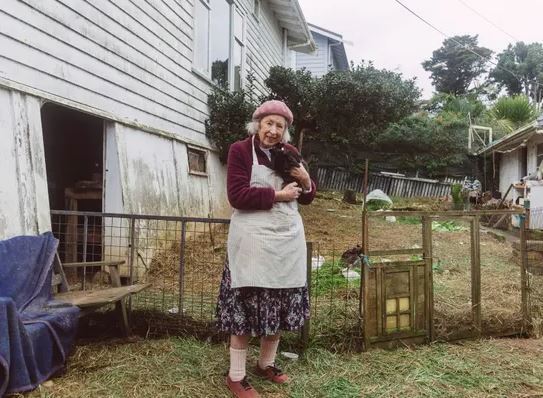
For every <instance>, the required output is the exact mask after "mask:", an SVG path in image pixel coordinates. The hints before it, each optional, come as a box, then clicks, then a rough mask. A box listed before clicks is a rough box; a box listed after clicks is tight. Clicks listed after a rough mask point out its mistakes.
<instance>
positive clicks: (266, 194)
mask: <svg viewBox="0 0 543 398" xmlns="http://www.w3.org/2000/svg"><path fill="white" fill-rule="evenodd" d="M259 142H260V141H259V139H258V136H255V151H256V156H257V158H258V163H259V164H261V165H264V166H267V167H269V168H271V162H270V160H269V159H268V157H267V156H266V154H265V153H264V152H263V151H262V150H261V149H260V146H259ZM285 145H286V147H288V148H289V149H291V150H293V151H296V152H298V150H297V149H296V148H295V147H294V146H292V145H290V144H285ZM252 166H253V154H252V148H251V137H248V138H246V139H244V140H242V141H237V142H235V143H233V144H232V145H231V146H230V150H229V151H228V165H227V178H226V188H227V191H228V201H229V202H230V204H231V205H232V207H234V208H236V209H239V210H269V209H271V208H272V207H273V203H274V199H275V190H274V189H273V188H271V187H270V188H255V187H253V188H251V187H250V182H251V169H252ZM316 191H317V186H316V184H315V182H314V181H313V180H311V192H309V193H305V194H301V195H300V197H299V198H298V203H300V204H302V205H308V204H309V203H311V202H312V201H313V199H314V198H315V194H316Z"/></svg>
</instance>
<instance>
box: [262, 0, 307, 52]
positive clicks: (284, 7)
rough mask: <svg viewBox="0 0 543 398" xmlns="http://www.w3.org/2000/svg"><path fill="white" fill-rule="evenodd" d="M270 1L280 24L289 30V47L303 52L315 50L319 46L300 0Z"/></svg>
mask: <svg viewBox="0 0 543 398" xmlns="http://www.w3.org/2000/svg"><path fill="white" fill-rule="evenodd" d="M269 3H270V7H271V9H272V11H273V12H274V13H275V16H276V18H277V19H278V20H279V25H280V26H281V27H282V28H284V29H286V30H287V38H288V46H289V48H290V49H291V50H294V51H297V52H303V53H312V52H314V51H315V50H316V49H317V46H316V45H315V41H314V40H313V36H312V35H311V32H310V30H309V26H308V25H307V22H306V20H305V17H304V14H303V12H302V9H301V7H300V4H299V3H298V0H269Z"/></svg>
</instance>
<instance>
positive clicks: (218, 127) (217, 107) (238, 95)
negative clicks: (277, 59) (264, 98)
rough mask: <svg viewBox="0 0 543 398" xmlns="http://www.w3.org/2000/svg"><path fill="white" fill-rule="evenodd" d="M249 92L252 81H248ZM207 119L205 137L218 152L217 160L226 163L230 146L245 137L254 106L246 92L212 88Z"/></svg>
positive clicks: (208, 101) (218, 87)
mask: <svg viewBox="0 0 543 398" xmlns="http://www.w3.org/2000/svg"><path fill="white" fill-rule="evenodd" d="M249 83H250V84H249V90H252V80H251V79H249ZM207 103H208V106H209V119H208V120H206V122H205V131H206V136H207V137H208V138H209V140H210V141H211V143H212V144H214V145H215V147H216V148H217V150H218V152H219V159H220V161H221V162H222V163H226V160H227V158H228V150H229V148H230V145H231V144H232V143H234V142H236V141H237V140H240V139H242V138H244V137H245V136H247V132H246V130H245V126H246V123H247V122H248V121H249V120H251V115H252V114H253V112H254V110H255V108H256V105H255V104H254V103H253V101H251V97H250V95H249V93H248V91H245V90H239V91H229V90H228V89H227V88H225V87H221V86H214V87H213V89H212V91H211V94H209V96H208V100H207Z"/></svg>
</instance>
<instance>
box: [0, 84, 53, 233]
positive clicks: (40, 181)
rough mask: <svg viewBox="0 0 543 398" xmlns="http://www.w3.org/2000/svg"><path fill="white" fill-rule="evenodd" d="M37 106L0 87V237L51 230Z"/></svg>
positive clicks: (36, 102)
mask: <svg viewBox="0 0 543 398" xmlns="http://www.w3.org/2000/svg"><path fill="white" fill-rule="evenodd" d="M40 106H41V102H40V100H39V99H38V98H35V97H31V96H28V95H24V94H21V93H19V92H15V91H9V90H4V89H1V88H0V143H1V144H0V175H1V178H0V239H5V238H9V237H12V236H15V235H22V234H31V235H32V234H37V233H42V232H45V231H48V230H50V219H49V197H48V193H47V175H46V172H45V157H44V153H43V136H42V128H41V119H40Z"/></svg>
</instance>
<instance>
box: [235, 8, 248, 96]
mask: <svg viewBox="0 0 543 398" xmlns="http://www.w3.org/2000/svg"><path fill="white" fill-rule="evenodd" d="M233 44H234V45H233V53H234V54H233V64H234V68H233V69H234V70H233V74H234V79H233V84H232V89H233V90H235V91H238V90H240V89H241V88H242V87H243V57H244V55H245V23H244V19H243V15H241V14H240V12H239V11H238V10H235V11H234V40H233Z"/></svg>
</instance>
